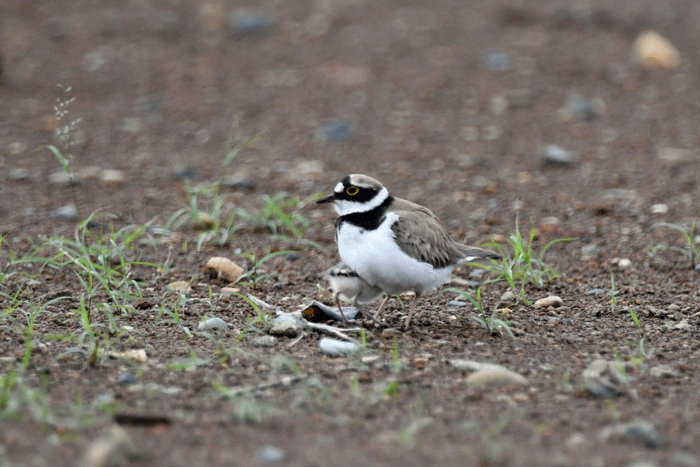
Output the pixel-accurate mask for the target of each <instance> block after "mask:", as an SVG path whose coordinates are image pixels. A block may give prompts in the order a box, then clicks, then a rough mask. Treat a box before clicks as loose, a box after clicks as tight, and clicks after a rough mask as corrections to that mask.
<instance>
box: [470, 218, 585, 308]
mask: <svg viewBox="0 0 700 467" xmlns="http://www.w3.org/2000/svg"><path fill="white" fill-rule="evenodd" d="M536 233H537V231H536V230H535V227H534V226H533V227H532V228H531V229H530V235H529V237H528V238H524V237H523V236H522V234H521V233H520V220H519V218H516V220H515V232H514V233H513V234H511V235H510V236H509V237H508V246H509V247H510V248H509V249H507V248H504V247H503V246H502V245H500V244H498V243H494V244H492V245H491V246H493V247H495V248H497V249H498V250H499V252H500V253H501V255H503V259H502V260H501V262H500V263H497V264H496V265H493V264H492V265H481V266H482V267H484V268H486V269H487V270H489V271H490V272H491V273H492V275H494V276H495V278H494V279H489V282H496V281H500V280H505V281H507V282H508V285H509V286H510V288H511V289H512V290H513V291H514V292H516V295H517V297H518V299H520V300H523V301H524V302H525V303H528V304H529V301H527V300H525V299H524V295H525V287H526V286H527V285H532V286H534V287H535V288H537V289H544V288H546V287H548V286H549V285H550V284H552V283H553V282H554V281H556V279H557V278H558V277H559V275H560V273H559V271H557V270H555V269H554V268H552V267H551V266H549V265H548V264H547V263H545V261H544V255H545V253H547V250H548V249H549V247H551V246H552V245H554V244H556V243H560V242H569V241H572V240H574V239H573V238H558V239H555V240H552V241H550V242H548V243H547V244H546V245H545V246H544V247H542V250H541V251H540V252H539V253H536V252H535V251H534V249H533V246H532V244H533V241H534V240H535V235H536ZM510 250H512V254H511V252H510ZM494 264H495V263H494Z"/></svg>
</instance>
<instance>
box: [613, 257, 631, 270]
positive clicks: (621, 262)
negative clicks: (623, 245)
mask: <svg viewBox="0 0 700 467" xmlns="http://www.w3.org/2000/svg"><path fill="white" fill-rule="evenodd" d="M630 266H632V261H631V260H629V259H627V258H621V259H620V260H619V261H618V262H617V267H618V268H620V269H627V268H629V267H630Z"/></svg>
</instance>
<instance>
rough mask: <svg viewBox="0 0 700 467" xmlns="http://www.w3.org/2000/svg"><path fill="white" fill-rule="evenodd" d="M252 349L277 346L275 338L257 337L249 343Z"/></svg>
mask: <svg viewBox="0 0 700 467" xmlns="http://www.w3.org/2000/svg"><path fill="white" fill-rule="evenodd" d="M250 343H251V345H253V347H274V346H276V345H277V338H276V337H275V336H257V337H254V338H253V339H251V341H250Z"/></svg>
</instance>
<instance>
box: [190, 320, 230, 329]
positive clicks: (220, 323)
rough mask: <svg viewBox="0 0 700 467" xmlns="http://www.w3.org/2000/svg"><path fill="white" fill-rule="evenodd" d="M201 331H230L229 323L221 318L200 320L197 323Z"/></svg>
mask: <svg viewBox="0 0 700 467" xmlns="http://www.w3.org/2000/svg"><path fill="white" fill-rule="evenodd" d="M197 329H198V330H199V331H228V324H226V321H224V320H223V319H221V318H216V317H214V318H209V319H206V320H204V321H200V323H199V324H198V325H197Z"/></svg>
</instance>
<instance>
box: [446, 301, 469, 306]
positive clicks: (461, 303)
mask: <svg viewBox="0 0 700 467" xmlns="http://www.w3.org/2000/svg"><path fill="white" fill-rule="evenodd" d="M447 305H448V306H454V307H458V308H461V307H465V306H467V302H463V301H462V300H452V301H451V302H450V303H448V304H447Z"/></svg>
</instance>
